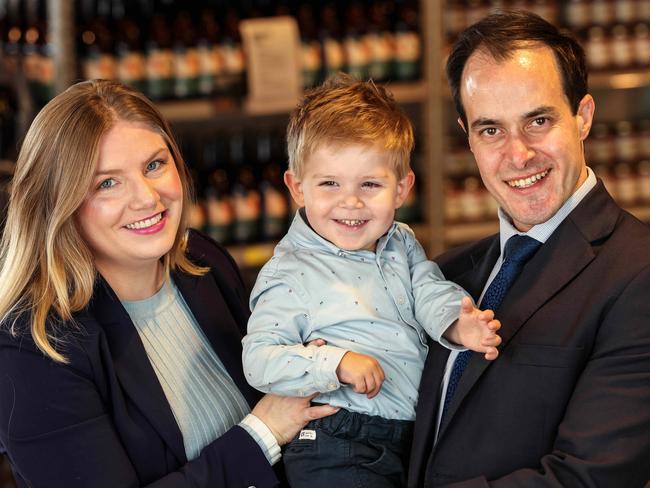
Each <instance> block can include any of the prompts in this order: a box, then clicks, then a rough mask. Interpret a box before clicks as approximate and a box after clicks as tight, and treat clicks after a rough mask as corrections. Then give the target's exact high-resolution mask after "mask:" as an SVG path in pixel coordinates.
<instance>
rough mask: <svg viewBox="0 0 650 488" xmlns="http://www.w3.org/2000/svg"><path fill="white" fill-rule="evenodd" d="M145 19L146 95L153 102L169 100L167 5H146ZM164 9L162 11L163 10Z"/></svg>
mask: <svg viewBox="0 0 650 488" xmlns="http://www.w3.org/2000/svg"><path fill="white" fill-rule="evenodd" d="M146 9H147V12H146V18H149V19H151V20H150V22H149V32H148V34H147V42H146V43H145V56H146V69H147V91H146V93H147V95H148V96H149V97H150V98H152V99H154V100H164V99H167V98H171V97H172V96H173V94H174V53H173V51H172V38H171V34H170V29H169V25H168V21H167V16H166V15H165V12H166V11H167V10H169V4H168V3H162V4H158V3H157V4H155V5H154V4H153V3H151V4H148V5H147V7H146ZM163 9H164V10H163Z"/></svg>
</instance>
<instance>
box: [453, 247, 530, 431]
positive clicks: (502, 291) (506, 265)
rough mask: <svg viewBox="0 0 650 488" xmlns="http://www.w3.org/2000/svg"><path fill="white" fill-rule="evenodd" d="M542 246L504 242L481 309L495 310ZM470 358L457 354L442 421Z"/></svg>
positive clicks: (465, 354)
mask: <svg viewBox="0 0 650 488" xmlns="http://www.w3.org/2000/svg"><path fill="white" fill-rule="evenodd" d="M541 245H542V243H541V242H539V241H536V240H535V239H533V238H532V237H528V236H522V235H514V236H512V237H511V238H510V239H508V242H506V245H505V249H504V250H503V257H504V259H503V263H502V264H501V269H500V270H499V272H498V273H497V275H496V276H495V277H494V280H492V283H490V286H489V287H488V289H487V290H486V291H485V295H483V301H482V302H481V309H483V310H487V309H491V310H495V311H496V310H497V309H498V308H499V305H501V302H502V301H503V298H504V297H505V296H506V292H507V291H508V288H510V285H511V284H512V283H513V282H514V281H515V278H516V277H517V275H518V274H519V272H520V271H521V268H523V266H524V264H526V261H528V260H529V259H530V258H531V257H532V255H533V254H534V253H535V251H536V250H537V249H538V248H539V247H540V246H541ZM471 356H472V351H462V352H460V353H458V356H457V357H456V360H455V361H454V365H453V367H452V369H451V374H450V375H449V383H447V394H446V395H445V403H444V405H443V408H442V417H441V422H442V419H443V418H444V417H445V414H446V413H447V409H448V408H449V404H450V403H451V399H452V398H453V396H454V393H455V392H456V388H457V387H458V382H459V381H460V377H461V376H462V374H463V371H465V368H466V367H467V364H468V363H469V359H470V357H471Z"/></svg>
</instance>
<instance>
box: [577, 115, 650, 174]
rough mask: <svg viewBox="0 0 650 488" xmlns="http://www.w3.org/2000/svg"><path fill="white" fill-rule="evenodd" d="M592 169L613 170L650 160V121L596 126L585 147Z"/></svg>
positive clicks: (620, 122)
mask: <svg viewBox="0 0 650 488" xmlns="http://www.w3.org/2000/svg"><path fill="white" fill-rule="evenodd" d="M585 151H586V158H587V161H588V163H589V164H591V165H608V166H613V165H615V164H617V163H637V162H639V161H642V160H647V159H650V119H642V120H639V121H630V120H621V121H618V122H616V123H614V124H605V123H596V124H594V126H593V127H592V129H591V132H590V134H589V138H588V139H587V141H586V143H585Z"/></svg>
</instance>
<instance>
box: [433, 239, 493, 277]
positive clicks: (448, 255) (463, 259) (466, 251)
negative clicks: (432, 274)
mask: <svg viewBox="0 0 650 488" xmlns="http://www.w3.org/2000/svg"><path fill="white" fill-rule="evenodd" d="M498 239H499V234H493V235H490V236H488V237H485V238H483V239H480V240H478V241H474V242H470V243H468V244H464V245H461V246H458V247H454V248H452V249H449V250H447V251H445V252H444V253H442V254H440V255H439V256H437V257H435V258H434V261H435V262H436V263H437V264H438V266H440V268H441V269H442V271H443V273H444V274H445V276H446V275H447V274H448V271H445V270H449V269H456V268H458V267H464V266H472V265H473V264H474V262H475V260H476V259H477V258H479V257H482V256H484V255H485V254H487V252H488V251H489V250H490V248H491V247H492V246H493V245H494V241H495V240H498Z"/></svg>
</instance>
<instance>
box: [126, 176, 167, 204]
mask: <svg viewBox="0 0 650 488" xmlns="http://www.w3.org/2000/svg"><path fill="white" fill-rule="evenodd" d="M132 188H133V189H132V195H131V206H132V207H133V208H136V209H140V208H151V207H155V206H156V204H157V203H158V200H159V198H160V197H159V195H158V192H157V191H156V188H155V186H154V183H153V182H152V181H151V180H149V179H147V178H145V177H142V178H140V179H138V180H136V181H135V182H134V185H133V186H132Z"/></svg>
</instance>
